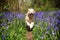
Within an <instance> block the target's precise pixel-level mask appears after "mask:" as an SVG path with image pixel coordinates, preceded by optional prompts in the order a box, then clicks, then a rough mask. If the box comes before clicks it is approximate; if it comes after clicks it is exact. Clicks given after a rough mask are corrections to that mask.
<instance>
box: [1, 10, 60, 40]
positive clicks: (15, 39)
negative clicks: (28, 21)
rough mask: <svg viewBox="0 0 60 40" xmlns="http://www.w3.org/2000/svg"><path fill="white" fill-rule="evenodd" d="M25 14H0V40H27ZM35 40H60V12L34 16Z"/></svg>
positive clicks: (41, 12) (39, 13)
mask: <svg viewBox="0 0 60 40" xmlns="http://www.w3.org/2000/svg"><path fill="white" fill-rule="evenodd" d="M24 17H25V14H24V13H19V12H0V40H26V37H25V36H26V35H25V34H26V32H27V30H26V27H25V21H24ZM34 19H35V24H34V28H33V31H32V34H33V36H34V38H33V40H59V39H60V38H59V37H60V36H59V35H60V34H59V32H60V31H59V28H60V10H55V11H45V12H44V11H40V12H36V13H35V14H34Z"/></svg>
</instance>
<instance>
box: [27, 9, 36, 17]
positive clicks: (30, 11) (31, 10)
mask: <svg viewBox="0 0 60 40" xmlns="http://www.w3.org/2000/svg"><path fill="white" fill-rule="evenodd" d="M34 13H35V11H34V9H32V8H30V9H28V12H27V14H28V16H29V17H33V15H34Z"/></svg>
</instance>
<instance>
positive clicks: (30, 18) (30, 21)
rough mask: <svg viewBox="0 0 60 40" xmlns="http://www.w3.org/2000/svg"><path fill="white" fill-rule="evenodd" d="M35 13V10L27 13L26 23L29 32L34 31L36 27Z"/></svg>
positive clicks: (29, 10)
mask: <svg viewBox="0 0 60 40" xmlns="http://www.w3.org/2000/svg"><path fill="white" fill-rule="evenodd" d="M34 13H35V10H34V9H32V8H30V9H28V12H27V13H26V16H25V23H26V27H27V30H28V31H32V29H33V26H34Z"/></svg>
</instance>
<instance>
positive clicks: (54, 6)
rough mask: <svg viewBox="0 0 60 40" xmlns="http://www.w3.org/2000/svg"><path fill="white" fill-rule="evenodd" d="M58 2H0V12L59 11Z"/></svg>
mask: <svg viewBox="0 0 60 40" xmlns="http://www.w3.org/2000/svg"><path fill="white" fill-rule="evenodd" d="M59 1H60V0H0V11H13V12H17V11H18V12H22V13H25V12H26V11H27V9H28V8H34V9H35V10H36V11H49V10H58V9H60V5H59V4H60V2H59Z"/></svg>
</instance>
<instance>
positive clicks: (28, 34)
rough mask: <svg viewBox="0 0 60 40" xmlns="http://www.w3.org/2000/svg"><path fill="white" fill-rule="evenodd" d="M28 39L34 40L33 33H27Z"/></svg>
mask: <svg viewBox="0 0 60 40" xmlns="http://www.w3.org/2000/svg"><path fill="white" fill-rule="evenodd" d="M26 38H27V40H33V35H32V32H27V33H26Z"/></svg>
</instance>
